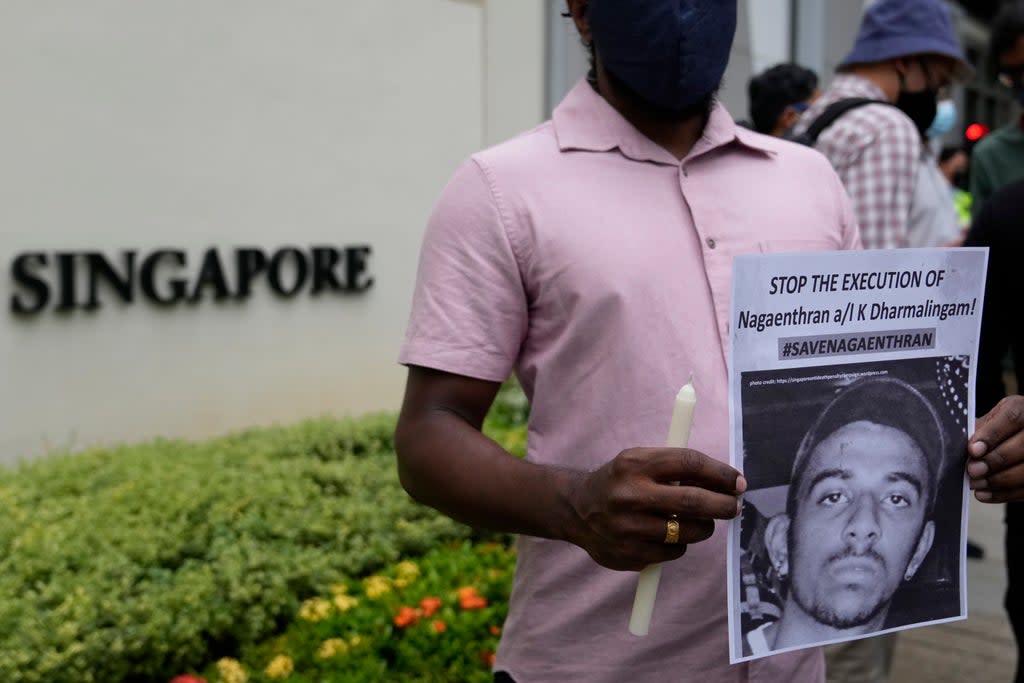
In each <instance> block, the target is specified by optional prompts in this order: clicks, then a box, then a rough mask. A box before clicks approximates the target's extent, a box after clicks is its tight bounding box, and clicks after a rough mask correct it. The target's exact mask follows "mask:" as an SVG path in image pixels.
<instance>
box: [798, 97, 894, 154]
mask: <svg viewBox="0 0 1024 683" xmlns="http://www.w3.org/2000/svg"><path fill="white" fill-rule="evenodd" d="M866 104H884V105H886V106H889V107H895V106H896V105H895V104H893V103H892V102H886V101H885V100H873V99H871V98H870V97H847V98H845V99H842V100H836V101H835V102H833V103H832V104H830V105H828V106H827V107H825V111H823V112H821V113H820V114H818V118H816V119H814V121H812V122H811V125H809V126H808V127H807V129H806V130H805V131H804V132H803V133H800V134H799V135H793V136H791V137H788V138H787V139H788V140H790V141H792V142H796V143H799V144H801V145H807V146H808V147H814V145H815V143H817V142H818V136H819V135H821V134H822V133H823V132H824V131H825V129H826V128H828V127H829V126H831V125H832V124H833V123H835V122H836V119H838V118H839V117H840V116H842V115H843V114H845V113H846V112H848V111H850V110H851V109H856V108H857V107H863V106H864V105H866Z"/></svg>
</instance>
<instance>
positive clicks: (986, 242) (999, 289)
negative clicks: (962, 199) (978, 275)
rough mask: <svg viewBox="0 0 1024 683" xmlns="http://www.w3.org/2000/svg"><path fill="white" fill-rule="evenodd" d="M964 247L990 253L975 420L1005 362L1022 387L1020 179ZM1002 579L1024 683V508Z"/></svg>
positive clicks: (1011, 508)
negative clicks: (1007, 357) (1011, 362)
mask: <svg viewBox="0 0 1024 683" xmlns="http://www.w3.org/2000/svg"><path fill="white" fill-rule="evenodd" d="M965 246H969V247H988V248H989V261H988V272H987V275H986V281H985V302H984V305H983V307H982V317H981V342H980V344H979V348H978V375H977V382H976V384H975V392H976V398H977V401H976V404H975V409H976V411H977V414H978V415H983V414H984V413H986V412H987V411H988V410H990V409H991V408H992V407H994V406H995V405H996V404H998V403H999V402H1000V401H1001V400H1002V399H1003V397H1004V396H1006V395H1007V390H1006V385H1005V384H1004V382H1003V371H1004V365H1003V361H1004V359H1005V358H1006V355H1007V353H1009V354H1010V358H1011V359H1012V361H1013V367H1014V369H1015V376H1016V382H1017V387H1018V391H1019V390H1020V387H1024V318H1022V317H1021V315H1020V300H1021V296H1022V295H1024V287H1022V286H1021V280H1020V276H1019V271H1020V268H1021V263H1024V179H1022V180H1017V181H1014V182H1012V183H1009V184H1007V185H1004V186H1003V187H1002V188H1000V189H998V190H996V192H995V193H994V194H993V195H992V196H991V197H990V198H989V200H988V201H987V202H985V205H984V206H983V207H981V211H979V212H978V215H977V216H976V217H975V219H974V222H973V223H972V225H971V230H970V233H969V234H968V236H967V240H966V241H965ZM1005 521H1006V531H1005V533H1006V536H1005V542H1006V574H1007V587H1006V596H1005V599H1004V603H1003V604H1004V607H1005V608H1006V613H1007V616H1008V617H1009V619H1010V626H1011V627H1012V629H1013V635H1014V639H1015V640H1016V642H1017V673H1016V676H1015V678H1014V680H1015V681H1016V682H1017V683H1024V670H1022V667H1021V662H1024V503H1019V502H1008V503H1007V504H1006V520H1005Z"/></svg>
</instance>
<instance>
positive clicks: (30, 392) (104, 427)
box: [0, 0, 545, 462]
mask: <svg viewBox="0 0 1024 683" xmlns="http://www.w3.org/2000/svg"><path fill="white" fill-rule="evenodd" d="M542 17H543V6H542V2H541V0H480V1H478V2H472V1H457V0H392V1H390V2H380V1H379V0H345V2H335V1H332V0H294V1H293V2H288V3H281V2H277V1H274V0H245V1H242V0H221V1H220V2H201V1H199V0H178V1H177V2H166V1H165V2H156V1H154V0H146V1H139V0H93V1H92V2H89V3H81V2H77V1H76V0H61V1H59V2H48V3H40V2H36V1H34V0H11V1H9V2H7V3H5V8H4V19H3V21H2V22H0V61H2V63H3V64H4V67H3V70H2V72H0V73H2V75H0V112H3V115H2V120H3V122H4V125H3V126H2V127H0V150H3V151H2V154H0V264H2V265H3V267H4V268H5V269H7V268H9V264H10V262H11V260H12V258H13V257H14V255H16V254H18V253H21V252H24V251H47V252H52V251H55V250H86V249H89V250H99V251H104V252H107V253H109V254H111V255H113V254H114V253H116V251H117V250H119V249H125V248H136V249H140V250H142V251H149V250H152V249H156V248H160V247H172V246H173V247H182V248H186V249H188V250H189V252H190V260H191V261H192V266H193V270H195V267H196V266H197V265H198V264H197V262H196V261H197V258H198V256H199V254H200V253H201V251H202V250H203V249H205V248H207V247H210V246H217V247H221V248H222V249H228V248H231V247H235V246H259V247H262V248H264V249H266V250H268V251H269V250H273V249H275V248H277V247H280V246H284V245H289V244H294V245H297V246H309V245H312V244H331V245H337V246H344V245H348V244H368V245H370V246H371V247H372V248H373V256H372V258H371V260H370V272H371V274H372V276H373V277H374V279H375V285H374V287H373V288H372V289H370V290H369V291H368V292H366V293H365V294H361V295H352V296H346V297H343V296H337V295H335V296H332V297H327V298H320V299H313V298H310V297H308V296H300V297H298V298H296V299H292V300H289V301H282V300H280V299H278V298H276V297H275V296H274V295H272V294H271V293H270V292H269V291H268V289H267V288H266V286H265V285H260V286H258V287H257V289H256V291H255V293H254V295H253V297H252V298H251V299H250V300H249V301H248V303H245V304H214V303H211V302H206V303H203V304H200V305H196V306H194V307H187V306H183V307H178V308H174V309H171V310H158V309H155V308H153V307H152V306H150V305H148V304H145V303H137V304H135V305H132V306H125V305H111V306H108V307H106V308H104V309H102V310H100V311H95V312H91V313H89V312H81V311H76V312H73V313H72V314H64V315H61V314H57V313H54V312H52V311H50V310H48V311H46V312H44V313H43V314H40V315H38V316H35V317H33V318H31V319H23V318H18V317H15V316H13V315H12V314H11V313H10V312H9V302H10V299H11V296H12V293H13V292H15V291H17V288H16V287H15V285H14V283H13V282H12V281H11V279H10V277H9V276H4V277H3V278H0V294H2V302H3V306H4V308H3V313H2V315H3V320H2V323H0V359H2V362H3V367H4V374H3V380H4V381H3V382H2V384H0V420H2V422H0V462H11V461H14V460H16V459H20V458H24V457H32V456H36V455H39V454H41V453H43V452H45V451H47V450H50V449H55V448H75V449H78V448H83V447H87V446H90V445H93V444H99V443H111V442H123V441H132V440H137V439H145V438H151V437H154V436H188V437H200V436H205V435H209V434H216V433H222V432H225V431H228V430H231V429H236V428H240V427H245V426H250V425H262V424H269V423H273V422H287V421H292V420H296V419H300V418H303V417H307V416H315V415H319V414H325V413H330V414H360V413H364V412H367V411H371V410H378V409H396V408H397V406H398V402H399V400H400V397H401V389H402V385H403V381H404V370H402V369H401V368H399V367H398V366H397V365H396V364H395V357H396V355H397V352H398V346H399V343H400V338H401V333H402V331H403V329H404V325H405V322H406V316H407V311H408V304H409V299H410V293H411V286H412V280H413V275H414V270H415V263H416V254H417V250H418V246H419V239H420V234H421V232H422V227H423V224H424V221H425V219H426V216H427V214H428V212H429V210H430V207H431V205H432V204H433V201H434V199H435V198H436V196H437V194H438V192H439V191H440V189H441V187H442V186H443V184H444V182H445V181H446V179H447V177H448V176H449V175H450V173H451V172H452V170H453V169H454V168H455V166H456V165H457V164H458V163H459V161H460V160H461V159H462V158H463V157H465V156H466V155H467V154H469V153H470V152H472V151H474V150H475V149H477V148H479V147H480V146H482V145H483V144H486V143H489V142H492V141H494V140H496V139H498V138H499V137H502V136H505V135H507V134H509V133H510V132H512V131H514V130H519V129H523V128H527V127H529V126H533V125H535V124H536V123H537V122H539V121H540V120H541V115H542V110H543V99H544V79H543V55H544V42H545V35H544V31H543V30H542V27H543V18H542ZM538 27H540V28H538ZM513 32H514V34H513Z"/></svg>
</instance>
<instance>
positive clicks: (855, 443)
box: [785, 421, 934, 629]
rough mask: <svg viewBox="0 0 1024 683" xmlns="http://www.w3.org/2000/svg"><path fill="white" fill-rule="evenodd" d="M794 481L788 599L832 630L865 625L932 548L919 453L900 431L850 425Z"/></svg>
mask: <svg viewBox="0 0 1024 683" xmlns="http://www.w3.org/2000/svg"><path fill="white" fill-rule="evenodd" d="M799 479H800V481H799V484H798V485H799V487H800V488H799V490H798V491H797V499H796V509H795V514H794V515H793V517H792V518H791V519H789V525H788V533H786V534H785V537H786V542H787V546H788V550H787V551H786V556H787V560H786V561H787V565H788V575H789V580H790V591H791V594H792V598H793V599H794V600H795V601H796V603H797V605H799V606H800V608H801V609H802V610H803V611H804V612H806V613H807V614H808V615H810V616H811V617H813V618H814V619H815V620H816V621H818V622H819V623H822V624H825V625H827V626H830V627H832V628H837V629H849V628H856V627H859V626H863V625H865V624H868V623H870V622H872V620H874V619H875V618H876V617H878V616H879V615H883V614H884V613H885V612H886V611H887V609H888V605H889V602H890V600H891V599H892V597H893V594H894V593H895V592H896V589H897V588H898V587H899V585H900V583H901V582H902V581H903V580H904V579H905V578H909V576H913V574H914V572H916V571H917V569H918V567H919V566H920V564H921V562H922V561H923V559H924V557H925V555H926V554H927V553H928V550H929V549H930V547H931V543H932V539H933V537H934V526H933V523H932V522H931V521H926V516H927V511H928V501H929V498H930V496H931V495H932V494H933V491H932V488H933V486H934V484H933V483H932V482H931V481H930V477H929V472H928V467H927V464H926V461H925V455H924V454H923V453H922V452H921V449H920V448H919V447H918V445H917V444H916V443H915V442H914V441H913V439H911V438H910V436H908V435H907V434H906V433H904V432H902V431H900V430H898V429H895V428H893V427H889V426H884V425H879V424H875V423H872V422H867V421H859V422H853V423H851V424H848V425H845V426H844V427H841V428H839V429H837V430H836V431H834V432H833V433H832V434H830V435H829V436H828V437H826V438H825V439H824V440H822V441H821V442H820V443H819V444H818V446H817V447H816V448H815V449H814V451H813V452H812V453H811V454H810V456H809V457H808V458H807V462H806V469H805V471H804V472H803V473H802V475H801V476H800V478H799Z"/></svg>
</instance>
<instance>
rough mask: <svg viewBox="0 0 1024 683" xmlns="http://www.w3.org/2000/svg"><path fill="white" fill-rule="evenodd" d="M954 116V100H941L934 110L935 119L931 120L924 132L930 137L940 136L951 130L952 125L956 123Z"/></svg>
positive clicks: (955, 116) (955, 113) (955, 114)
mask: <svg viewBox="0 0 1024 683" xmlns="http://www.w3.org/2000/svg"><path fill="white" fill-rule="evenodd" d="M956 118H957V111H956V102H954V101H953V100H942V101H941V102H939V104H938V108H937V109H936V110H935V119H933V120H932V125H930V126H929V127H928V131H927V133H926V134H927V135H928V137H930V138H938V137H942V136H943V135H945V134H946V133H948V132H949V131H951V130H953V126H955V125H956Z"/></svg>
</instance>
